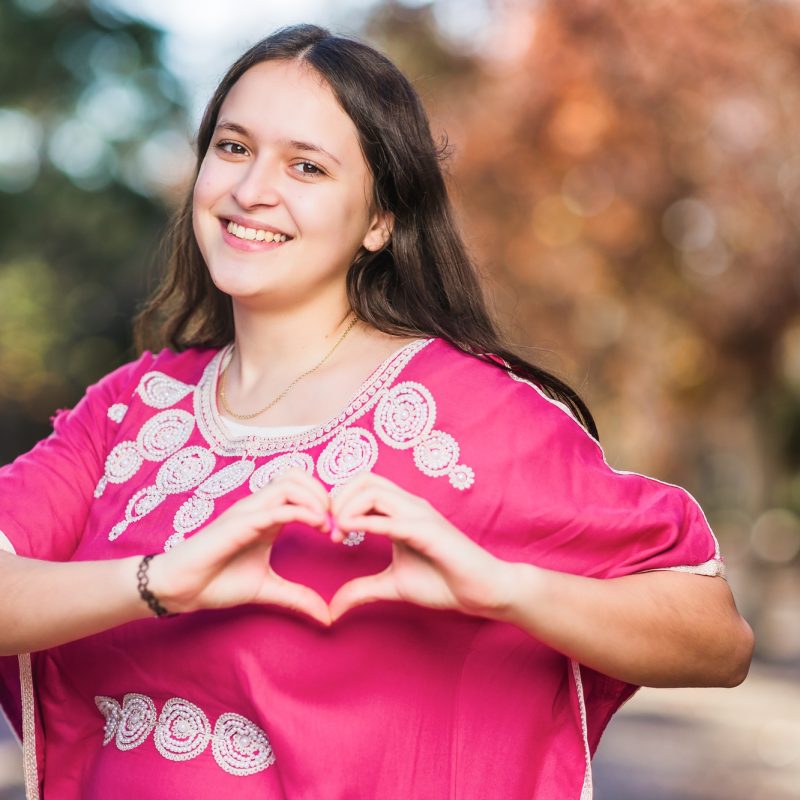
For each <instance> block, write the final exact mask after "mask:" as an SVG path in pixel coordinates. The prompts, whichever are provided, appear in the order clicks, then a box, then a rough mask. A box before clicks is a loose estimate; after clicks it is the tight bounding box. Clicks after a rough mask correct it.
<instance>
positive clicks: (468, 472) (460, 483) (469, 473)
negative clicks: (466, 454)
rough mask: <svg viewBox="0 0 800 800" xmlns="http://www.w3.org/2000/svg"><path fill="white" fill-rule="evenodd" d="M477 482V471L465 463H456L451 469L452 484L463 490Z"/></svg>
mask: <svg viewBox="0 0 800 800" xmlns="http://www.w3.org/2000/svg"><path fill="white" fill-rule="evenodd" d="M473 483H475V472H474V471H473V470H472V468H471V467H468V466H466V465H465V464H456V465H455V466H454V467H453V468H452V469H451V470H450V485H451V486H453V487H455V488H456V489H460V490H461V491H463V490H464V489H469V487H470V486H472V484H473Z"/></svg>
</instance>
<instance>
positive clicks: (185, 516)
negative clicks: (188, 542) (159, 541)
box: [164, 494, 214, 549]
mask: <svg viewBox="0 0 800 800" xmlns="http://www.w3.org/2000/svg"><path fill="white" fill-rule="evenodd" d="M213 513H214V501H213V500H212V499H211V498H209V497H199V496H198V495H196V494H194V495H192V496H191V497H190V498H189V499H188V500H186V501H185V502H184V503H183V505H181V507H180V508H179V509H178V510H177V511H176V512H175V517H174V518H173V520H172V527H173V529H174V530H175V533H174V534H173V535H172V536H175V534H178V535H179V536H180V537H181V541H183V537H184V536H185V535H186V534H187V533H189V531H193V530H194V529H195V528H199V527H200V526H201V525H202V524H203V523H204V522H205V521H206V520H207V519H208V518H209V517H210V516H211V515H212V514H213ZM172 536H170V537H169V538H170V539H172ZM167 541H169V539H168V540H167ZM172 544H177V540H176V541H173V543H172ZM171 547H172V545H170V548H171ZM164 549H167V548H166V545H165V548H164Z"/></svg>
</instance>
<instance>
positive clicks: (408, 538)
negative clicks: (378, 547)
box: [330, 473, 507, 620]
mask: <svg viewBox="0 0 800 800" xmlns="http://www.w3.org/2000/svg"><path fill="white" fill-rule="evenodd" d="M331 509H332V516H333V520H334V522H335V529H334V531H333V532H332V534H331V536H332V538H333V540H334V541H342V539H343V538H344V536H345V531H364V532H365V533H367V534H373V535H378V536H386V537H388V538H389V539H391V542H392V563H391V564H390V565H389V566H388V567H387V568H386V569H385V570H383V572H379V573H377V574H376V575H367V576H364V577H361V578H355V579H354V580H352V581H349V582H348V583H346V584H344V586H342V587H341V588H340V589H339V591H337V592H336V594H335V595H334V596H333V598H332V599H331V601H330V610H331V616H332V618H333V620H336V619H338V618H339V617H341V616H342V614H344V613H345V612H346V611H348V610H349V609H351V608H353V607H355V606H359V605H363V604H365V603H371V602H374V601H376V600H403V601H406V602H409V603H416V604H417V605H421V606H427V607H428V608H438V609H450V610H455V611H462V612H464V613H467V614H474V615H477V616H494V615H495V613H496V612H498V611H499V610H500V609H502V607H503V604H504V602H505V600H504V597H503V587H504V585H506V581H505V580H504V567H506V566H507V564H506V562H504V561H501V560H500V559H498V558H495V557H494V556H493V555H491V554H490V553H489V552H487V551H486V550H484V549H483V548H482V547H480V546H479V545H478V544H476V543H475V542H474V541H472V539H470V538H469V537H467V536H465V535H464V534H463V533H462V532H461V531H460V530H458V528H456V527H454V526H453V525H451V524H450V523H449V522H448V521H447V520H446V519H445V518H444V517H443V516H442V515H441V514H440V513H439V512H438V511H436V509H435V508H433V506H432V505H431V504H430V503H429V502H428V501H427V500H424V499H422V498H420V497H417V496H416V495H413V494H411V493H409V492H407V491H405V490H404V489H401V488H400V487H399V486H397V484H395V483H392V481H390V480H387V479H386V478H383V477H381V476H379V475H374V474H373V473H364V474H362V475H359V476H358V477H356V478H354V479H353V480H351V481H350V482H348V483H347V484H346V485H345V486H344V488H343V489H342V491H341V492H340V493H339V494H338V495H336V497H335V498H334V499H333V500H332V502H331Z"/></svg>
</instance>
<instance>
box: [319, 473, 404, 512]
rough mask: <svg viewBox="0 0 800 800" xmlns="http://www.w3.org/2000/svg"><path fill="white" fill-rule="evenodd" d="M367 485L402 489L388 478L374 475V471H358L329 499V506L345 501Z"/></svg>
mask: <svg viewBox="0 0 800 800" xmlns="http://www.w3.org/2000/svg"><path fill="white" fill-rule="evenodd" d="M369 486H384V487H394V488H396V489H398V490H399V491H403V490H402V489H400V487H399V486H398V485H397V484H396V483H393V482H392V481H390V480H389V479H388V478H384V477H383V476H382V475H376V474H375V473H374V472H360V473H359V474H358V475H356V476H355V477H353V478H350V480H349V481H347V482H346V483H343V484H342V485H341V488H340V489H339V491H338V493H337V495H336V497H334V498H332V500H331V506H332V507H333V506H334V505H335V504H337V503H338V504H339V505H341V504H342V503H344V502H347V501H348V499H349V498H350V497H351V496H352V495H354V494H357V493H358V492H360V491H362V490H363V489H365V488H366V487H369Z"/></svg>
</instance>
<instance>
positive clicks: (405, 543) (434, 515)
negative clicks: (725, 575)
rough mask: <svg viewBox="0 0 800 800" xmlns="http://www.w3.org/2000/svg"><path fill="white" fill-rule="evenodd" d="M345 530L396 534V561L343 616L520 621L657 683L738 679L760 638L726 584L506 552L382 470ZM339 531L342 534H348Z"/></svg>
mask: <svg viewBox="0 0 800 800" xmlns="http://www.w3.org/2000/svg"><path fill="white" fill-rule="evenodd" d="M333 512H334V518H335V519H336V520H337V525H338V526H339V528H342V529H344V530H365V531H367V532H371V533H374V534H378V535H384V536H387V537H389V538H390V539H391V540H392V547H393V561H392V564H391V565H390V566H389V567H388V568H387V569H386V570H385V571H384V572H382V573H380V574H378V575H373V576H368V577H365V578H358V579H356V580H354V581H351V582H350V583H348V584H346V585H345V586H344V587H342V588H341V589H340V590H339V591H338V592H337V594H336V595H335V596H334V598H333V599H332V600H331V613H332V616H333V618H334V619H336V618H338V617H339V616H341V615H342V614H344V613H345V612H346V611H347V610H348V609H350V608H352V607H353V606H357V605H361V604H363V603H368V602H371V601H374V600H403V601H407V602H413V603H417V604H419V605H424V606H428V607H431V608H441V609H452V610H458V611H461V612H463V613H467V614H473V615H477V616H482V617H486V618H489V619H495V620H499V621H504V622H510V623H512V624H514V625H517V626H518V627H520V628H522V629H523V630H525V631H526V632H528V633H529V634H530V635H531V636H535V637H536V638H537V639H539V640H540V641H542V642H544V643H545V644H547V645H549V646H550V647H552V648H554V649H555V650H558V651H560V652H562V653H564V654H565V655H567V656H569V657H570V658H573V659H575V660H576V661H579V662H580V663H582V664H586V665H587V666H589V667H592V668H593V669H596V670H598V671H599V672H603V673H605V674H607V675H610V676H611V677H614V678H618V679H620V680H623V681H627V682H630V683H634V684H638V685H650V686H688V685H691V686H697V685H702V686H719V685H721V686H733V685H736V684H737V683H740V682H741V681H742V680H744V677H745V675H746V674H747V669H748V666H749V663H750V658H751V655H752V647H753V639H752V633H751V631H750V628H749V626H748V625H747V623H746V622H745V621H744V620H743V619H742V618H741V617H740V616H739V614H738V612H737V611H736V607H735V606H734V604H733V600H732V597H731V594H730V591H729V590H728V588H727V584H726V583H725V581H724V580H722V579H718V578H710V577H706V576H700V575H688V574H682V573H675V572H644V573H640V574H635V575H630V576H626V577H620V578H612V579H597V578H587V577H582V576H578V575H571V574H567V573H563V572H556V571H553V570H546V569H541V568H539V567H536V566H533V565H531V564H525V563H512V562H508V561H503V560H501V559H498V558H496V557H495V556H493V555H492V554H490V553H488V552H487V551H486V550H484V549H483V548H481V547H480V546H479V545H478V544H476V543H475V542H474V541H473V540H472V539H470V538H469V537H467V536H465V535H464V534H463V533H462V532H461V531H459V530H458V529H457V528H455V527H454V526H453V525H451V524H450V523H449V522H448V521H447V520H446V519H445V518H444V517H443V516H442V515H440V514H439V513H438V512H437V511H436V510H435V509H434V508H433V507H432V506H431V505H430V504H429V503H428V502H427V501H425V500H423V499H421V498H419V497H416V496H414V495H412V494H409V493H408V492H405V491H404V490H402V489H400V488H399V487H398V486H396V485H395V484H393V483H391V481H388V480H386V479H385V478H380V477H378V476H376V475H363V476H359V478H357V479H355V480H354V481H352V482H351V483H350V484H348V485H347V486H346V487H345V489H344V491H342V492H341V494H339V495H338V496H337V497H336V498H335V499H334V501H333ZM342 535H343V534H342V532H341V531H340V530H338V529H335V530H334V531H333V533H332V536H333V537H335V538H336V537H340V536H342Z"/></svg>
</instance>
